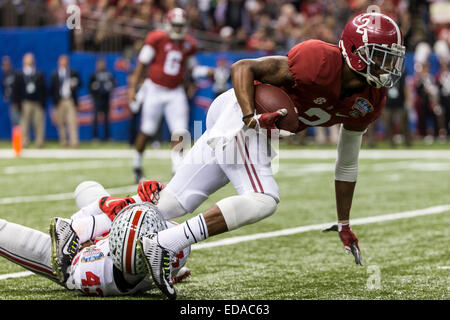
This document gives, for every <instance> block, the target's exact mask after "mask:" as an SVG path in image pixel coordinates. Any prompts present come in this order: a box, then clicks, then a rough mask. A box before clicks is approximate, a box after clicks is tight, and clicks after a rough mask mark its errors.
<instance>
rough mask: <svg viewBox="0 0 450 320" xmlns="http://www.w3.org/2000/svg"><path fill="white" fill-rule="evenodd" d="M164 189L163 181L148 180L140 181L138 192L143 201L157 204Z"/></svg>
mask: <svg viewBox="0 0 450 320" xmlns="http://www.w3.org/2000/svg"><path fill="white" fill-rule="evenodd" d="M162 189H164V184H163V183H162V182H160V181H154V180H147V181H142V182H141V183H139V185H138V189H137V192H138V195H139V197H140V198H141V200H142V201H144V202H151V203H153V204H157V203H158V200H159V192H160V191H161V190H162Z"/></svg>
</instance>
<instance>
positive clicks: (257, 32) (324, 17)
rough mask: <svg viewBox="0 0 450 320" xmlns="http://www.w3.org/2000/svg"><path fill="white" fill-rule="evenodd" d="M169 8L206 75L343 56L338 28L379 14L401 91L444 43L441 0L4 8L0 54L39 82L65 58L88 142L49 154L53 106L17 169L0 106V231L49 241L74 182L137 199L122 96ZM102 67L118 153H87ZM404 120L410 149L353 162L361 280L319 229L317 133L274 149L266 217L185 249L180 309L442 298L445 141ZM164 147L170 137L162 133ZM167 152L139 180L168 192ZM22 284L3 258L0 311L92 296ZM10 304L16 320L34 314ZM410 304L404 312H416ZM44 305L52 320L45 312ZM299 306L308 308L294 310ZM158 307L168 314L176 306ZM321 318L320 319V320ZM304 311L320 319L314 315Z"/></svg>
mask: <svg viewBox="0 0 450 320" xmlns="http://www.w3.org/2000/svg"><path fill="white" fill-rule="evenodd" d="M70 4H76V5H79V7H80V10H81V27H82V29H81V30H80V31H77V30H69V29H68V28H67V27H66V21H67V17H68V14H67V13H66V9H67V7H68V6H69V5H70ZM176 4H179V5H181V6H183V7H184V8H186V9H187V11H188V15H189V18H190V21H191V26H190V33H191V34H193V35H194V36H195V37H196V38H197V39H198V41H199V44H200V51H199V53H198V55H197V58H198V60H199V63H200V64H204V65H209V66H215V65H216V64H217V59H218V58H220V59H222V58H224V57H225V58H226V59H228V60H229V63H231V62H233V61H235V60H237V59H240V58H242V57H256V56H261V55H266V54H273V53H281V54H284V53H285V52H286V51H287V50H288V49H289V48H290V47H292V45H294V44H295V43H297V42H299V41H302V40H306V39H310V38H319V39H322V40H325V41H328V42H331V43H337V40H338V39H339V36H340V32H341V30H342V27H343V25H344V24H345V22H346V21H347V18H348V17H349V16H351V15H352V14H354V13H356V12H360V11H365V10H366V9H367V7H368V6H369V5H378V6H380V8H381V10H382V11H383V12H387V13H389V14H390V15H392V16H393V17H395V19H396V20H397V21H399V23H400V24H401V26H402V29H403V30H404V33H405V35H406V45H407V49H408V54H407V72H408V74H409V75H410V76H411V78H410V79H411V80H412V81H411V82H410V83H412V82H413V80H414V78H415V69H414V64H415V61H414V58H415V54H416V48H417V44H418V43H420V42H426V43H428V44H429V46H430V48H431V49H432V50H433V48H434V45H435V43H436V42H437V41H438V39H441V40H442V39H444V40H445V41H446V42H447V43H448V39H449V38H448V37H449V32H448V26H449V21H448V19H449V17H450V14H449V12H448V10H449V9H448V8H449V3H448V2H446V1H432V2H427V1H405V0H394V1H386V0H385V1H365V0H351V1H342V0H338V1H331V0H317V1H314V0H303V1H290V2H289V1H281V0H265V1H263V0H258V1H257V0H210V1H209V0H198V1H197V0H180V1H179V2H178V3H175V2H174V1H170V0H169V1H163V0H160V1H158V0H150V1H149V0H142V1H133V0H119V1H108V0H100V1H92V0H80V1H74V0H54V1H53V0H52V1H42V0H27V1H25V0H6V1H0V26H1V28H0V41H1V43H2V45H1V46H0V55H1V56H4V55H9V56H10V57H11V59H12V61H13V65H14V67H15V69H20V68H21V65H22V56H23V54H24V53H25V52H28V51H31V52H33V53H34V54H35V56H36V60H37V61H36V62H37V63H36V64H37V67H38V68H39V69H40V70H43V71H44V72H45V75H46V80H47V83H48V81H49V76H50V72H53V71H54V70H55V69H56V61H57V58H58V55H59V54H60V53H68V54H69V55H70V60H71V65H72V67H74V68H77V69H78V71H79V72H80V73H81V76H82V77H83V83H84V84H83V87H82V89H81V90H80V92H79V95H80V102H81V103H80V110H79V123H80V135H81V139H82V140H81V141H82V144H81V145H80V148H79V149H78V150H67V149H64V148H62V147H60V146H59V144H58V142H57V138H56V134H57V133H56V129H55V127H54V124H53V123H52V120H51V117H52V110H53V106H52V101H51V99H50V98H48V99H47V108H46V113H47V121H46V136H47V139H48V140H47V142H48V144H47V145H46V148H45V149H44V150H35V149H32V148H30V149H28V150H24V152H23V154H22V156H21V157H15V156H14V154H13V152H12V150H11V142H10V140H9V137H10V132H11V130H10V122H9V115H8V110H7V105H6V104H4V103H3V102H0V103H1V105H0V139H1V140H2V141H0V148H1V149H0V177H1V181H2V184H1V186H0V194H1V197H0V205H1V210H2V211H1V213H0V219H5V220H7V221H10V222H14V223H18V224H22V225H25V226H28V227H31V228H35V229H37V230H40V231H42V232H48V225H49V221H50V219H51V218H52V217H56V216H57V217H66V218H69V217H70V216H71V215H72V214H73V213H74V212H75V211H74V210H76V207H75V203H74V200H73V191H74V189H75V187H76V186H77V185H78V184H79V183H80V182H81V181H84V180H95V181H99V182H101V183H102V184H103V185H104V186H105V188H107V190H109V191H110V193H111V194H112V195H114V196H125V195H127V194H133V193H135V191H136V185H135V184H134V180H133V176H132V169H131V155H132V151H133V150H132V148H130V147H129V146H128V145H127V143H126V140H127V135H128V133H129V131H128V130H129V126H130V121H131V120H130V116H131V114H130V111H129V109H128V106H127V101H126V97H125V92H126V77H127V75H129V74H130V73H131V72H132V70H133V63H134V60H135V57H136V55H137V52H138V49H139V48H140V46H141V45H142V40H143V39H144V37H145V34H146V33H147V32H148V31H149V30H152V29H154V28H157V27H160V25H161V22H162V17H163V14H164V12H166V11H167V10H168V9H170V8H171V7H173V6H175V5H176ZM207 5H209V7H208V6H207ZM225 6H226V7H227V8H228V9H225ZM149 8H150V11H149ZM236 12H237V13H238V14H236ZM446 19H447V20H446ZM208 21H209V22H208ZM408 21H409V22H408ZM208 23H209V24H208ZM105 30H107V31H108V32H106V33H105V32H104V31H105ZM405 30H406V32H405ZM266 32H267V33H268V34H269V36H268V35H267V33H266ZM97 57H106V59H107V62H108V69H109V70H110V71H112V72H114V74H115V76H116V78H117V81H118V87H117V89H116V92H115V96H114V99H113V103H112V107H113V112H111V114H110V115H111V118H112V119H111V120H112V121H113V123H112V136H113V138H114V139H115V140H118V142H117V143H103V142H96V143H91V141H90V139H91V130H90V129H91V128H90V126H91V122H92V104H91V101H90V99H91V98H90V96H89V95H88V93H87V92H88V91H87V87H86V84H87V81H86V77H87V76H88V74H90V73H91V72H92V71H93V70H94V64H95V60H96V58H97ZM428 58H429V59H428V60H429V61H430V63H431V72H432V73H433V75H434V74H437V72H439V65H438V61H437V56H436V54H435V52H431V55H430V56H429V57H428ZM0 76H3V75H1V74H0ZM211 85H212V80H211V79H200V80H199V81H198V82H197V90H196V92H195V96H193V97H192V98H191V106H192V109H191V110H192V111H191V128H192V124H193V121H195V120H201V119H203V118H204V116H205V113H206V109H207V107H208V106H209V103H210V101H211V99H212V97H213V92H212V90H211ZM414 112H415V110H414V109H413V110H412V114H411V115H412V116H413V117H411V118H410V126H411V128H412V129H413V132H414V138H415V140H414V145H413V148H412V150H404V149H403V147H399V148H398V149H397V150H385V148H386V147H389V144H388V143H385V142H383V143H380V144H379V146H378V148H377V149H376V150H367V145H364V146H363V148H362V150H361V153H360V162H359V172H360V174H359V176H358V185H357V188H356V191H355V197H354V201H353V205H352V217H351V218H352V228H353V230H354V231H355V233H356V234H357V236H358V239H359V244H360V247H361V249H362V253H363V257H364V263H365V266H364V267H360V266H357V265H355V264H354V261H353V257H352V256H347V255H345V254H344V253H343V249H342V243H341V242H340V240H339V237H338V236H337V234H335V233H334V234H330V233H328V234H324V233H322V232H321V231H320V230H321V229H323V227H325V226H326V227H328V226H329V225H331V224H332V223H334V222H335V220H336V204H335V198H334V185H333V174H334V163H335V158H336V150H335V147H334V146H330V145H327V146H325V147H315V144H314V141H313V140H314V138H313V137H314V134H315V132H314V130H309V131H308V135H309V138H310V139H311V140H309V141H312V143H311V144H310V145H309V146H308V147H306V148H305V147H304V146H301V147H298V144H295V150H293V149H294V147H293V146H289V147H288V146H287V145H280V147H283V148H280V149H281V153H282V154H281V155H280V159H279V160H280V161H279V162H280V163H279V166H278V167H279V168H278V169H279V170H278V172H277V173H276V176H275V178H276V180H277V184H278V185H279V188H280V194H281V195H282V199H283V200H282V201H281V202H280V204H279V207H278V209H277V212H276V214H274V215H272V216H271V217H269V218H267V219H264V220H263V221H260V222H258V223H256V224H253V225H249V226H246V227H243V228H240V229H238V230H234V231H232V232H230V233H226V234H223V235H219V236H216V237H211V239H208V240H206V241H205V242H204V243H202V244H199V245H197V246H194V247H193V249H194V250H193V252H192V256H191V258H190V260H189V262H188V266H189V268H191V270H192V272H193V274H192V277H191V278H189V279H187V281H186V282H185V283H182V284H180V285H179V286H178V287H177V292H178V294H179V297H180V298H181V299H189V300H190V299H192V300H196V299H217V300H223V299H243V300H247V299H270V300H290V299H311V300H316V299H327V300H328V299H330V300H341V299H346V300H354V299H363V300H367V299H369V300H383V299H389V300H393V299H399V300H405V299H408V300H409V299H425V300H430V299H432V300H440V299H445V300H449V299H450V295H449V293H450V274H449V270H450V255H449V254H448V252H449V247H448V243H449V241H450V233H449V232H448V225H449V223H450V215H449V214H448V213H450V211H449V208H450V193H449V192H448V191H449V190H450V150H448V149H449V148H448V147H449V143H448V141H447V142H445V141H442V140H441V141H438V142H436V143H434V144H433V146H428V145H426V144H425V143H424V140H423V139H424V137H423V136H420V135H419V134H418V132H417V126H416V118H414ZM378 125H379V126H378V132H379V133H380V134H379V137H380V138H382V139H383V138H384V127H383V125H384V124H383V122H379V123H378ZM432 125H433V123H432ZM163 137H164V138H165V139H168V132H167V128H165V126H164V125H163ZM365 138H366V139H367V137H366V136H365ZM436 140H437V139H436ZM436 140H435V141H436ZM165 147H166V148H167V149H166V150H147V151H146V152H147V155H148V156H146V158H145V160H144V161H145V162H144V165H145V169H146V174H148V177H151V178H152V179H157V180H160V181H163V182H165V183H166V182H168V181H169V180H170V179H171V176H172V174H171V170H170V150H168V144H166V145H165ZM438 149H446V150H438ZM233 194H235V190H234V189H233V187H232V186H231V185H228V186H226V187H225V188H223V189H221V190H219V191H218V192H216V193H215V194H213V195H212V196H211V197H210V198H209V199H208V200H207V201H206V202H205V203H203V204H202V206H201V207H200V208H198V210H197V212H204V211H203V210H207V209H208V208H210V207H211V206H212V205H213V204H214V203H216V202H217V201H219V200H220V199H223V198H224V197H228V196H231V195H233ZM188 217H191V216H190V215H189V216H188ZM185 218H186V217H183V218H180V220H179V221H180V222H181V221H182V219H185ZM286 231H288V234H286ZM291 232H292V233H291ZM268 235H269V236H270V237H267V236H268ZM266 237H267V238H266ZM241 241H245V242H241ZM230 257H232V259H230ZM24 271H25V269H24V268H22V267H21V266H18V265H16V264H14V263H12V262H10V261H8V260H7V259H4V258H2V257H1V258H0V300H16V299H20V300H25V299H27V300H28V299H34V300H51V301H52V302H51V303H52V304H53V303H54V300H60V299H67V300H69V299H70V300H75V299H76V300H81V299H96V298H95V297H83V296H81V295H79V294H76V293H74V292H71V291H67V290H65V289H64V288H62V287H60V286H59V285H57V284H55V283H53V282H50V281H48V279H46V278H43V277H40V276H37V275H33V274H32V273H31V272H28V270H27V271H25V272H24ZM374 271H376V272H375V273H374ZM377 272H378V273H377ZM377 274H379V276H380V277H379V278H378V279H379V280H380V281H379V283H378V286H377V282H376V281H375V282H372V279H375V280H376V277H375V278H374V277H373V276H374V275H377ZM114 299H119V298H114ZM120 299H146V300H159V299H161V295H160V294H159V292H158V291H157V290H152V291H150V292H148V293H146V294H145V295H142V296H136V297H134V296H133V297H123V298H120ZM40 302H41V301H39V303H40ZM4 305H5V304H2V306H4ZM347 305H348V304H347ZM418 305H420V306H421V307H422V306H423V304H422V303H420V304H418ZM441 305H444V304H441ZM15 306H16V307H15V310H14V312H16V313H17V312H18V311H20V310H22V309H28V310H34V309H33V308H17V305H15ZM405 306H407V307H408V308H410V307H411V304H405ZM49 307H50V308H48V310H51V307H52V305H49ZM303 308H304V305H303V306H301V307H300V308H297V310H303ZM116 309H117V308H111V309H110V310H112V311H113V312H114V311H115V310H116ZM167 309H168V310H169V309H170V311H174V312H176V311H177V310H178V309H177V308H173V307H172V305H171V307H170V308H167ZM322 309H324V308H319V310H320V312H322V311H323V310H322ZM329 309H330V310H333V312H334V311H335V308H329ZM378 309H380V310H383V311H384V310H385V309H384V308H378ZM48 310H45V311H46V312H48ZM371 310H373V308H372V309H371ZM97 311H98V310H97ZM97 311H96V312H97ZM314 312H316V313H317V305H316V306H315V309H314Z"/></svg>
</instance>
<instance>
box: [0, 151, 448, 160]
mask: <svg viewBox="0 0 450 320" xmlns="http://www.w3.org/2000/svg"><path fill="white" fill-rule="evenodd" d="M133 154H134V149H76V150H70V149H69V150H67V149H43V150H42V149H25V150H23V151H22V154H21V158H37V159H39V158H54V159H93V158H97V159H131V158H132V157H133ZM171 154H172V150H170V149H149V150H146V151H145V157H146V158H149V159H150V158H153V159H170V157H171ZM336 155H337V151H336V150H333V149H329V150H314V149H296V150H288V149H280V150H279V157H280V159H336ZM13 158H15V156H14V152H13V150H12V149H0V159H13ZM359 158H360V159H411V158H415V159H450V150H390V149H378V150H367V149H363V150H361V151H360V154H359Z"/></svg>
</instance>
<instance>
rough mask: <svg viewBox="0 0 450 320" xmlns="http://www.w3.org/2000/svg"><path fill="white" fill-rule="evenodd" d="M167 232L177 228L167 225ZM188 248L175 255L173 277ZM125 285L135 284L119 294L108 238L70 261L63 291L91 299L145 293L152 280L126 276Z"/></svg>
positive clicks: (172, 264) (171, 224)
mask: <svg viewBox="0 0 450 320" xmlns="http://www.w3.org/2000/svg"><path fill="white" fill-rule="evenodd" d="M166 225H167V227H168V228H173V227H174V226H176V225H177V223H176V222H173V221H166ZM190 252H191V247H190V246H188V247H187V248H185V249H184V250H182V251H180V252H179V253H178V254H177V255H176V261H174V262H172V263H171V265H170V269H171V273H172V277H173V276H175V275H176V274H177V273H178V271H179V270H180V269H181V268H182V267H183V266H184V265H185V264H186V262H187V259H188V257H189V255H190ZM125 279H126V281H127V283H136V284H135V285H134V286H133V287H132V288H130V289H127V290H125V291H121V290H120V289H119V288H118V286H117V283H116V280H115V279H114V273H113V259H112V257H111V253H110V247H109V237H108V236H107V237H105V238H102V239H101V240H98V241H97V242H96V243H95V244H93V245H91V246H89V247H86V248H83V249H82V250H80V252H78V253H77V255H76V256H75V257H74V259H73V260H72V266H71V271H70V276H69V278H68V279H67V281H66V287H67V288H68V289H70V290H79V291H81V292H82V293H83V294H85V295H90V296H103V297H105V296H120V295H132V294H135V293H138V292H145V291H147V290H150V289H152V288H154V286H153V281H152V280H151V276H150V275H147V276H144V277H142V276H137V275H128V274H127V275H125Z"/></svg>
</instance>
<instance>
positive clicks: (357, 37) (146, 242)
mask: <svg viewBox="0 0 450 320" xmlns="http://www.w3.org/2000/svg"><path fill="white" fill-rule="evenodd" d="M404 58H405V47H404V46H403V38H402V35H401V33H400V30H399V28H398V26H397V24H396V23H395V22H394V21H393V20H392V19H391V18H389V17H388V16H386V15H383V14H381V13H365V14H360V15H358V16H356V17H354V18H353V19H351V20H350V21H349V22H348V23H347V24H346V26H345V28H344V30H343V33H342V36H341V39H340V41H339V46H337V45H332V44H328V43H325V42H322V41H318V40H308V41H305V42H302V43H299V44H297V45H296V46H294V47H293V48H292V49H291V50H290V51H289V52H288V53H287V56H267V57H262V58H258V59H244V60H240V61H238V62H236V63H234V64H233V66H232V68H231V75H232V82H233V86H234V89H230V90H229V91H227V92H225V93H223V94H222V95H220V96H219V97H217V98H216V99H215V100H214V101H213V103H212V104H211V106H210V108H209V110H208V114H207V118H206V131H205V133H204V134H203V135H202V137H200V138H199V139H198V140H197V142H196V143H195V144H194V146H193V147H192V148H191V150H190V151H189V153H188V154H187V155H186V156H185V158H184V159H183V162H182V164H181V166H180V167H179V168H178V170H177V172H176V174H175V175H174V176H173V178H172V179H171V181H170V182H169V183H168V184H167V186H166V188H165V189H164V190H162V191H161V193H160V199H159V202H158V209H159V210H160V211H161V213H162V214H163V215H164V218H165V219H172V218H175V217H179V216H182V215H184V214H186V213H188V212H193V211H194V210H195V209H196V208H198V207H199V206H200V204H201V203H202V202H204V201H205V200H206V199H207V198H208V196H209V195H210V194H212V193H213V192H215V191H216V190H218V189H219V188H221V187H223V186H224V185H226V184H227V183H228V182H230V181H231V183H232V184H233V185H234V187H235V189H236V191H237V193H238V195H236V196H231V197H227V198H225V199H222V200H220V201H218V202H217V203H216V204H215V205H213V206H212V207H211V208H209V209H208V210H206V211H205V212H204V213H200V214H198V215H197V216H195V217H193V218H191V219H188V220H186V221H185V222H183V223H181V224H180V225H178V226H176V227H174V228H171V229H167V230H162V231H159V232H158V233H153V234H149V235H147V236H141V237H139V238H138V245H137V248H138V250H140V251H141V252H142V253H143V254H144V255H145V256H146V257H147V262H148V264H147V267H148V269H149V271H150V272H149V273H151V275H152V277H153V280H154V281H155V283H156V284H157V286H158V287H159V289H160V290H161V291H162V292H163V293H164V294H165V295H166V296H167V297H168V298H171V299H174V298H176V290H175V287H174V286H173V282H172V281H171V279H170V274H169V273H168V272H166V271H165V270H164V261H167V260H168V259H170V258H171V257H173V256H174V253H175V252H179V250H180V249H182V248H184V247H185V246H188V245H190V244H193V243H196V242H199V241H203V240H205V239H206V238H208V237H210V236H213V235H217V234H221V233H224V232H226V231H231V230H234V229H236V228H240V227H242V226H245V225H247V224H250V223H255V222H257V221H259V220H261V219H264V218H266V217H268V216H270V215H271V214H273V213H274V212H275V210H276V208H277V205H278V202H279V201H280V198H279V192H278V186H277V183H276V182H275V180H274V177H273V173H272V170H271V169H272V168H271V163H270V160H271V156H270V155H268V153H267V142H268V141H267V137H266V135H267V130H271V133H272V136H273V131H274V130H275V132H276V129H277V128H276V121H277V120H278V119H279V118H280V117H282V116H285V115H286V113H287V110H286V109H280V110H278V111H277V112H272V113H263V114H255V106H254V83H255V81H258V82H261V83H267V84H271V85H275V86H278V87H280V88H282V89H283V90H285V91H286V92H287V93H288V94H289V96H290V98H291V99H292V101H293V102H294V104H295V106H296V108H297V109H298V121H299V122H298V125H299V127H298V131H301V130H304V129H306V128H307V127H312V126H324V127H327V126H331V125H334V124H338V123H339V124H342V125H341V128H340V133H339V142H338V147H337V150H338V156H337V160H336V166H335V195H336V207H337V224H336V225H334V226H332V227H330V228H328V229H326V231H332V230H334V231H338V234H339V237H340V239H341V241H342V243H343V245H344V248H345V251H346V252H347V253H348V254H349V253H352V254H353V256H354V258H355V262H356V264H360V265H362V257H361V252H360V249H359V246H358V239H357V237H356V235H355V234H354V233H353V231H352V230H351V228H350V209H351V205H352V200H353V193H354V190H355V185H356V180H357V174H358V158H359V150H360V147H361V140H362V136H363V134H364V132H365V131H366V128H367V126H368V125H369V124H370V123H371V122H373V121H374V120H375V119H377V118H378V117H379V116H380V115H381V111H382V109H383V106H384V104H385V99H386V88H390V87H392V86H393V85H395V83H396V82H397V81H398V80H399V78H400V77H401V75H402V72H403V64H404ZM263 129H266V130H263ZM280 133H281V131H280ZM234 150H237V152H235V153H234V154H235V155H236V157H237V158H239V159H238V162H236V160H234V159H235V158H234V157H229V158H232V159H233V160H234V162H233V161H225V163H224V162H223V161H222V159H223V157H224V155H225V156H226V155H227V154H228V153H230V154H232V153H233V152H234ZM271 154H272V153H271ZM229 158H227V159H229Z"/></svg>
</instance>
